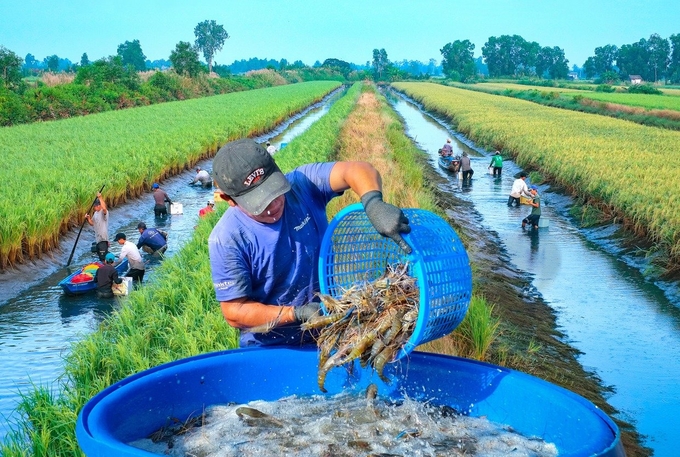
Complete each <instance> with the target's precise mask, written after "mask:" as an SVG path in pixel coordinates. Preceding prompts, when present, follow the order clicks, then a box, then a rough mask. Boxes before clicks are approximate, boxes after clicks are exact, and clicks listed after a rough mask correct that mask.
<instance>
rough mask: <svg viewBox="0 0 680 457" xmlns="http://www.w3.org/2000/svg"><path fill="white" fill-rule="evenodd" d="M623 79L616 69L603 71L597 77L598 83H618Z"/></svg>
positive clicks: (596, 81)
mask: <svg viewBox="0 0 680 457" xmlns="http://www.w3.org/2000/svg"><path fill="white" fill-rule="evenodd" d="M620 81H621V77H620V76H619V74H618V73H617V72H615V71H614V70H608V71H605V72H604V73H602V74H601V75H600V76H599V77H598V78H597V79H595V83H596V84H609V85H611V84H618V83H619V82H620Z"/></svg>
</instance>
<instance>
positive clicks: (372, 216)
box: [361, 190, 411, 254]
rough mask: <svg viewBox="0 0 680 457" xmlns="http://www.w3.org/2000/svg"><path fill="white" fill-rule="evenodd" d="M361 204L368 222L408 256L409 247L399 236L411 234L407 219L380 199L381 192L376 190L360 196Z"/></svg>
mask: <svg viewBox="0 0 680 457" xmlns="http://www.w3.org/2000/svg"><path fill="white" fill-rule="evenodd" d="M361 203H362V204H363V205H364V210H366V216H368V220H369V221H371V224H373V227H375V229H376V230H377V231H378V233H380V234H381V235H382V236H386V237H389V238H392V239H393V240H394V241H395V242H396V243H397V244H398V245H399V247H400V248H402V249H403V250H404V251H405V252H406V253H407V254H410V253H411V246H409V245H408V244H406V241H404V238H402V236H401V234H402V233H410V232H411V227H410V226H409V225H408V218H407V217H406V216H405V215H404V212H403V211H402V210H401V209H399V208H397V207H396V206H394V205H390V204H389V203H385V202H384V201H383V199H382V192H380V191H378V190H371V191H369V192H366V193H365V194H364V195H362V196H361Z"/></svg>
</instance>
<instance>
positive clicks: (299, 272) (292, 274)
mask: <svg viewBox="0 0 680 457" xmlns="http://www.w3.org/2000/svg"><path fill="white" fill-rule="evenodd" d="M334 165H335V163H334V162H327V163H316V164H309V165H303V166H301V167H299V168H296V169H295V170H293V171H292V172H290V173H288V174H287V175H286V178H287V179H288V181H289V182H290V185H291V190H290V191H288V192H287V193H286V194H285V196H286V197H285V207H284V211H283V215H282V217H281V219H280V220H278V221H276V222H275V223H273V224H264V223H261V222H258V221H255V220H254V219H252V218H250V217H249V216H248V215H247V214H245V213H244V212H243V211H241V210H240V209H239V208H229V209H228V210H227V211H226V213H225V214H224V215H223V216H222V218H221V219H220V220H219V221H218V222H217V224H216V225H215V227H214V228H213V230H212V232H211V233H210V237H209V238H208V248H209V251H210V268H211V270H212V279H213V285H214V287H215V295H216V297H217V300H218V301H220V302H221V301H227V300H233V299H236V298H240V297H248V298H249V299H251V300H254V301H258V302H260V303H264V304H268V305H294V306H299V305H304V304H305V303H309V302H311V301H313V300H314V299H315V293H316V292H318V291H319V277H318V267H317V263H318V259H319V250H320V246H321V240H322V239H323V235H324V232H325V231H326V228H327V227H328V219H327V218H326V205H327V204H328V202H329V201H330V200H331V199H332V198H333V197H336V196H338V195H341V194H340V193H337V192H334V191H333V190H332V189H331V186H330V173H331V169H332V168H333V166H334ZM300 338H301V335H300V328H299V326H298V325H295V326H283V327H278V328H276V329H274V330H272V331H270V332H268V333H266V334H261V333H258V334H249V333H247V332H241V345H242V346H245V345H252V344H285V343H288V344H294V343H297V344H299V343H300V341H301V339H300Z"/></svg>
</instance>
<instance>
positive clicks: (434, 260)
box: [319, 203, 472, 358]
mask: <svg viewBox="0 0 680 457" xmlns="http://www.w3.org/2000/svg"><path fill="white" fill-rule="evenodd" d="M403 211H404V213H405V214H406V217H408V219H409V224H410V226H411V233H409V234H406V235H404V239H405V240H406V242H407V243H408V244H409V246H411V247H412V248H413V252H412V253H411V254H406V253H405V252H404V251H403V250H402V249H401V248H400V247H399V246H398V245H397V243H395V242H394V241H393V240H392V239H390V238H386V237H383V236H382V235H380V234H379V233H378V232H376V230H375V229H374V228H373V225H371V222H370V221H369V220H368V217H367V216H366V213H365V212H364V208H363V205H361V204H360V203H357V204H354V205H350V206H348V207H346V208H345V209H343V210H342V211H340V212H339V213H338V214H337V215H336V216H335V218H333V220H331V222H330V224H329V227H328V230H326V233H325V235H324V238H323V241H322V243H321V255H320V258H319V282H320V288H321V293H323V294H326V295H331V296H333V297H340V296H342V295H343V293H344V291H345V290H347V289H349V288H350V287H351V286H353V285H355V284H361V283H364V282H370V281H373V280H375V279H377V278H379V277H380V276H381V275H382V274H383V273H384V272H385V268H386V266H387V265H388V264H396V263H405V262H408V264H409V275H410V276H413V277H414V278H416V282H417V285H418V288H419V292H420V302H419V312H418V321H417V322H416V327H415V330H414V332H413V334H412V335H411V338H410V339H409V341H408V342H407V343H406V345H405V346H404V348H402V350H401V351H400V352H399V354H398V356H397V357H398V358H401V357H404V356H406V355H408V354H409V353H410V352H411V351H413V349H415V348H416V346H418V345H420V344H423V343H427V342H428V341H432V340H435V339H437V338H440V337H442V336H444V335H448V334H449V333H451V332H452V331H453V330H454V329H455V328H456V327H457V326H458V324H460V322H461V321H462V320H463V318H464V317H465V313H466V312H467V309H468V306H469V304H470V297H471V295H472V271H471V269H470V261H469V259H468V255H467V252H466V251H465V247H464V246H463V243H462V242H461V241H460V238H459V237H458V235H457V234H456V232H455V231H454V230H453V228H452V227H451V226H450V225H449V224H448V223H447V222H446V221H445V220H444V219H442V218H441V217H439V216H437V215H436V214H434V213H432V212H430V211H426V210H421V209H404V210H403Z"/></svg>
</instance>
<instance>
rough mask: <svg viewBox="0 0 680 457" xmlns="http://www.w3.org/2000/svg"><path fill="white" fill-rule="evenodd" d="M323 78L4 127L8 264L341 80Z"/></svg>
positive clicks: (0, 256)
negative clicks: (94, 206)
mask: <svg viewBox="0 0 680 457" xmlns="http://www.w3.org/2000/svg"><path fill="white" fill-rule="evenodd" d="M339 85H340V83H338V82H336V81H315V82H309V83H300V84H291V85H286V86H278V87H272V88H266V89H259V90H253V91H247V92H238V93H232V94H226V95H219V96H214V97H206V98H201V99H193V100H186V101H181V102H170V103H163V104H159V105H152V106H146V107H140V108H134V109H128V110H119V111H111V112H106V113H101V114H93V115H90V116H84V117H78V118H72V119H65V120H60V121H54V122H44V123H37V124H27V125H18V126H14V127H5V128H1V129H0V145H2V146H0V195H2V199H0V269H2V268H6V267H7V266H9V265H12V264H15V263H17V262H21V261H23V260H25V259H26V258H34V257H37V256H40V255H41V254H42V253H43V252H46V251H49V250H50V249H53V248H54V247H56V246H57V243H58V238H59V236H60V235H61V234H63V233H65V231H66V230H68V228H70V227H72V226H79V225H80V223H81V222H82V220H83V216H84V214H85V212H86V211H87V210H88V209H89V207H90V205H91V203H92V200H93V198H94V196H95V194H96V193H97V191H98V190H99V189H100V188H101V186H102V185H105V188H104V191H103V194H104V196H105V198H106V201H107V203H108V204H109V205H111V204H114V205H115V203H116V202H119V201H122V200H125V199H126V198H127V197H130V196H137V195H140V194H141V193H142V192H143V191H144V190H147V189H149V188H150V186H151V184H152V183H153V182H154V181H160V180H162V179H163V178H164V177H166V176H168V175H169V174H172V173H173V172H176V171H179V170H182V169H184V168H185V167H188V166H190V165H192V164H193V163H195V162H197V161H198V160H199V159H201V158H204V157H208V156H211V155H212V154H214V153H215V152H216V151H217V149H218V148H219V147H220V146H221V145H222V144H224V143H225V142H227V141H230V140H233V139H236V138H240V137H245V136H251V135H256V134H258V133H261V132H264V131H267V130H270V129H272V128H273V127H274V126H275V125H276V124H278V123H280V122H281V121H283V120H285V119H286V118H288V117H290V116H291V115H292V114H294V113H296V112H298V111H300V110H302V109H303V108H305V107H306V106H308V105H310V104H311V103H313V102H315V101H317V100H320V99H321V98H322V97H323V96H324V95H326V94H327V93H329V92H330V91H332V90H333V89H335V88H337V87H338V86H339Z"/></svg>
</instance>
